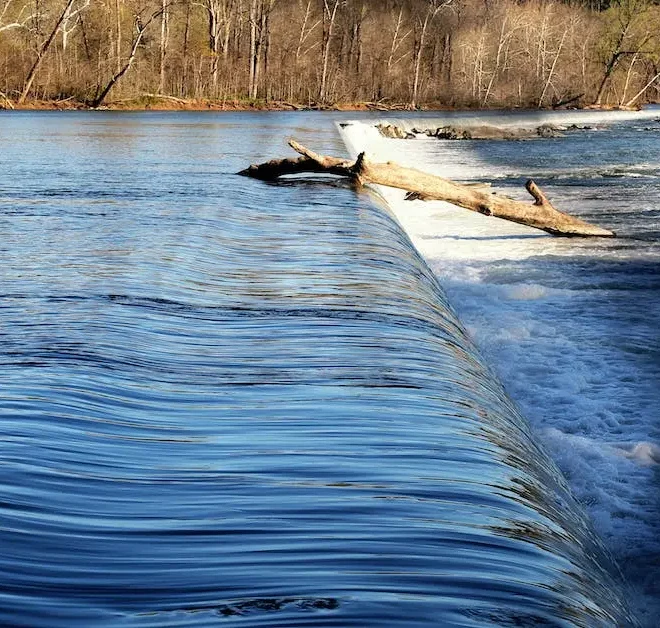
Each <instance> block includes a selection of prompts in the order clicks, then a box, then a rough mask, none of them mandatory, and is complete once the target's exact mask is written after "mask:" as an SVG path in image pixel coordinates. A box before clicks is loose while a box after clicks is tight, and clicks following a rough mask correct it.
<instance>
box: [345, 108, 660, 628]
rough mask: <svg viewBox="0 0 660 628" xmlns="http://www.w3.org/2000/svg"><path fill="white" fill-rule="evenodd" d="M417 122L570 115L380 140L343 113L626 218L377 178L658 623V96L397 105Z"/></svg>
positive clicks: (481, 176) (430, 159)
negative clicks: (620, 108) (625, 101)
mask: <svg viewBox="0 0 660 628" xmlns="http://www.w3.org/2000/svg"><path fill="white" fill-rule="evenodd" d="M381 122H385V123H393V124H397V125H399V126H400V127H402V128H404V129H407V130H411V129H412V128H414V127H419V128H427V127H429V128H437V127H441V126H445V125H458V126H460V125H467V126H470V125H475V124H476V125H483V124H495V125H497V126H501V127H509V128H510V127H518V128H534V127H535V126H538V125H541V124H555V125H564V126H567V125H572V124H577V125H579V126H582V127H590V128H583V129H581V130H573V131H570V130H568V131H565V132H564V136H563V137H557V138H552V139H544V140H533V141H525V142H507V141H473V142H461V141H446V140H445V141H443V140H436V139H426V138H423V139H422V138H419V139H415V140H391V139H384V138H382V137H381V136H380V134H379V133H377V131H376V129H375V128H374V127H373V123H372V124H369V125H367V124H356V125H354V126H351V127H345V128H346V131H347V133H346V139H347V141H348V143H349V145H352V147H353V150H354V151H355V150H358V149H359V150H364V149H367V150H368V151H369V152H371V153H372V155H373V157H374V158H378V159H380V160H383V161H384V160H386V159H395V160H396V161H398V162H403V163H408V164H410V165H414V166H416V167H422V168H424V169H427V170H430V171H433V172H436V173H438V174H441V175H444V176H447V177H451V178H453V179H456V180H459V181H465V182H468V183H469V182H475V181H483V182H486V183H490V184H491V185H492V186H493V189H494V190H497V191H500V192H503V193H506V194H509V195H511V196H513V197H515V198H519V199H520V200H527V199H529V196H527V194H526V192H525V191H524V187H523V186H524V183H525V181H526V179H527V178H529V177H532V178H534V179H535V180H536V181H537V183H539V185H541V187H542V189H543V190H544V191H545V192H546V193H547V195H548V196H549V197H550V199H551V200H552V201H553V203H554V204H555V206H556V207H558V208H559V209H562V210H564V211H568V212H570V213H574V214H576V215H579V216H581V217H582V218H584V219H586V220H590V221H592V222H595V223H596V224H600V225H602V226H606V227H608V228H610V229H613V230H615V231H616V232H617V234H618V236H619V237H617V238H616V239H613V240H608V239H605V240H598V239H596V240H594V239H582V238H579V239H566V238H556V237H553V236H549V235H547V234H544V233H542V232H539V231H537V230H534V229H529V228H527V227H524V226H520V225H515V224H512V223H508V222H505V221H501V220H496V219H492V218H487V217H485V216H481V215H478V214H474V213H472V212H468V211H465V210H462V209H459V208H454V207H452V206H450V205H447V204H445V203H436V202H433V203H423V202H419V201H416V202H406V201H403V194H402V193H400V192H397V191H393V190H389V191H387V190H384V189H381V193H382V194H383V196H384V198H385V199H386V201H387V202H388V205H389V207H390V208H391V209H392V210H393V211H394V212H395V214H396V216H397V219H398V220H399V221H400V223H401V224H402V225H403V227H404V228H405V230H406V232H407V233H408V234H409V235H410V237H411V239H412V240H413V242H414V244H415V246H416V247H417V248H418V249H419V251H420V252H421V253H422V254H423V256H424V258H425V260H426V262H427V263H428V264H429V266H430V267H431V268H432V269H433V271H434V273H435V274H436V276H437V277H438V278H439V280H440V283H441V284H442V287H443V289H444V290H445V292H446V293H447V294H448V297H449V300H450V302H451V303H452V305H453V306H454V307H455V308H456V310H457V312H458V315H459V317H460V319H461V320H462V321H463V322H464V323H465V325H466V326H467V328H468V331H469V333H470V335H471V337H472V338H473V339H474V341H475V342H476V344H477V345H478V347H479V349H480V351H481V352H482V354H483V355H484V356H485V358H486V360H487V362H488V363H489V364H491V365H492V366H493V367H494V368H495V370H496V371H497V374H498V376H499V378H500V379H501V380H502V381H503V382H504V385H505V388H506V390H507V392H508V393H509V395H511V397H512V398H513V399H514V401H515V402H516V403H517V405H518V406H519V407H520V408H521V409H522V412H523V414H524V416H525V417H526V418H527V419H528V420H529V421H530V422H531V424H532V427H533V429H534V431H535V435H536V437H537V438H538V439H539V440H540V441H541V442H542V443H543V445H544V446H545V448H546V449H547V450H548V451H549V452H550V454H551V455H552V457H553V459H554V460H555V461H556V462H557V463H558V464H559V466H560V468H561V470H562V472H563V473H564V475H565V476H566V477H567V479H568V481H569V484H570V486H571V490H572V492H573V494H574V495H576V496H577V498H578V499H579V501H580V502H581V503H582V504H583V505H584V506H585V507H586V508H587V510H588V512H589V515H590V517H591V519H592V521H593V522H594V524H595V527H596V529H597V531H598V533H599V535H600V536H601V538H603V539H604V540H605V541H606V545H607V546H608V548H609V549H610V551H611V552H612V553H613V554H614V555H615V557H616V558H617V560H618V562H619V564H620V565H621V566H622V568H623V570H624V572H625V574H626V576H627V579H628V581H629V582H630V583H631V586H632V588H633V594H632V596H631V599H632V600H633V605H634V606H635V607H636V609H637V612H638V614H639V615H640V616H641V617H642V618H643V622H644V625H646V626H649V628H652V627H655V626H657V625H658V624H659V623H660V620H659V619H658V618H660V415H659V408H660V324H659V323H658V315H659V314H660V107H656V108H649V109H647V110H645V111H642V112H639V113H631V112H609V113H607V112H605V113H601V112H578V111H576V112H553V113H547V112H546V113H540V112H539V113H525V112H519V113H511V112H509V113H497V112H493V113H460V112H456V113H449V114H445V115H444V116H442V117H439V116H438V114H426V116H424V117H420V116H414V117H410V118H408V119H403V120H398V119H389V120H385V119H384V120H382V121H381Z"/></svg>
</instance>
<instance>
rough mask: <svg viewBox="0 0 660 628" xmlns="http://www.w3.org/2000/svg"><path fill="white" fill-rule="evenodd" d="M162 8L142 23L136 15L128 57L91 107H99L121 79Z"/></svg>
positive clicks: (164, 5)
mask: <svg viewBox="0 0 660 628" xmlns="http://www.w3.org/2000/svg"><path fill="white" fill-rule="evenodd" d="M166 6H167V5H166V4H165V3H163V7H166ZM162 11H163V9H162V8H161V9H159V10H158V11H156V12H155V13H153V14H152V15H151V16H150V17H149V19H148V20H147V21H146V22H144V23H142V22H141V21H140V19H139V16H136V19H135V22H136V28H137V35H136V36H135V39H134V40H133V46H132V47H131V52H130V54H129V55H128V59H127V60H126V63H124V65H123V66H122V67H121V68H120V69H119V71H118V72H115V74H114V75H113V76H112V78H111V79H110V80H109V81H108V83H107V84H106V86H105V87H104V88H103V90H102V91H101V94H100V95H99V96H97V97H96V98H95V99H94V100H93V101H92V104H91V106H92V107H100V106H101V104H103V101H104V100H105V99H106V97H107V95H108V94H109V93H110V90H111V89H112V88H113V87H114V86H115V84H116V83H117V82H118V81H119V80H120V79H121V77H122V76H124V74H126V72H128V70H129V69H130V68H131V66H132V65H133V61H134V60H135V55H137V51H138V48H139V46H140V42H141V41H142V38H143V37H144V33H145V31H146V30H147V29H148V28H149V26H150V24H151V23H152V22H153V21H154V20H155V19H156V18H157V17H159V16H160V15H161V13H162Z"/></svg>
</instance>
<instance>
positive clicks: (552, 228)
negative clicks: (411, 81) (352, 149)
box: [239, 140, 615, 237]
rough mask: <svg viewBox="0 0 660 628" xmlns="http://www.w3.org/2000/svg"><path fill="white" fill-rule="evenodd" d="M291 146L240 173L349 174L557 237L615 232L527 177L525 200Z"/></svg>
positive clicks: (408, 170)
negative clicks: (557, 203)
mask: <svg viewBox="0 0 660 628" xmlns="http://www.w3.org/2000/svg"><path fill="white" fill-rule="evenodd" d="M289 146H291V148H293V149H294V150H295V151H296V152H297V153H299V154H300V155H301V156H300V157H298V158H284V159H274V160H271V161H268V162H266V163H262V164H254V165H251V166H250V167H249V168H247V169H245V170H242V171H241V172H240V173H239V174H241V175H245V176H249V177H253V178H255V179H262V180H274V179H277V178H278V177H281V176H284V175H292V174H306V173H316V174H333V175H337V176H342V177H348V178H350V179H353V180H355V181H357V182H358V183H360V184H367V183H371V184H377V185H385V186H388V187H393V188H398V189H401V190H406V191H408V192H410V193H411V194H412V196H409V197H408V198H409V199H411V200H413V199H418V200H438V201H446V202H448V203H451V204H452V205H457V206H459V207H463V208H465V209H469V210H470V211H474V212H478V213H480V214H484V215H486V216H494V217H495V218H502V219H504V220H509V221H511V222H516V223H520V224H523V225H527V226H529V227H534V228H536V229H541V230H542V231H546V232H547V233H551V234H553V235H558V236H582V237H613V236H614V235H615V234H614V232H612V231H610V230H608V229H604V228H602V227H599V226H598V225H593V224H591V223H588V222H586V221H584V220H581V219H580V218H577V217H575V216H571V215H570V214H566V213H564V212H562V211H559V210H558V209H556V208H555V207H554V206H553V205H552V203H551V202H550V201H549V200H548V198H547V197H546V196H545V194H544V193H543V192H542V191H541V189H540V188H539V187H538V185H536V183H535V182H534V181H532V180H531V179H530V180H528V181H527V183H526V185H525V187H526V189H527V191H528V192H529V193H530V194H531V196H532V197H533V198H534V202H533V203H528V202H527V203H526V202H524V201H518V200H515V199H512V198H509V197H507V196H504V195H500V194H495V193H493V192H491V191H488V190H486V191H485V190H484V189H483V188H482V187H479V186H473V185H472V186H470V185H462V184H460V183H456V182H454V181H451V180H449V179H445V178H443V177H439V176H437V175H433V174H429V173H427V172H423V171H421V170H417V169H414V168H406V167H404V166H400V165H399V164H396V163H394V162H391V161H388V162H386V163H379V162H375V161H371V160H369V159H367V158H366V156H365V154H364V153H360V155H359V156H358V158H357V159H356V160H355V161H351V160H346V159H340V158H337V157H330V156H326V155H319V154H317V153H315V152H314V151H311V150H310V149H308V148H306V147H305V146H303V145H302V144H300V143H298V142H297V141H295V140H290V141H289Z"/></svg>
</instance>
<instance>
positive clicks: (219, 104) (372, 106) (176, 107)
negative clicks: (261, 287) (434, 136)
mask: <svg viewBox="0 0 660 628" xmlns="http://www.w3.org/2000/svg"><path fill="white" fill-rule="evenodd" d="M596 108H598V109H603V110H617V109H618V110H627V111H631V110H636V109H638V108H636V107H611V106H602V107H596V106H593V105H592V106H589V107H585V109H596ZM0 109H20V110H35V111H49V110H52V111H68V110H89V109H91V107H90V106H89V104H87V103H85V102H82V101H79V100H76V99H74V98H67V99H64V100H28V101H26V102H24V103H22V104H20V105H19V104H17V103H15V102H13V101H11V100H10V99H8V98H4V97H3V95H1V94H0ZM99 109H100V110H110V111H149V110H152V111H383V112H387V111H410V107H409V106H408V105H407V104H404V103H391V104H384V103H374V102H341V103H334V104H319V103H306V104H302V103H293V102H286V101H274V100H271V101H265V100H207V99H199V100H195V99H183V98H175V97H174V96H160V95H156V94H153V95H152V94H148V95H144V96H140V97H135V98H126V99H121V100H115V101H110V102H108V103H107V104H105V105H103V106H102V107H99ZM457 109H460V110H465V109H466V108H465V107H447V106H443V105H440V104H438V103H427V104H422V105H419V106H418V107H417V108H416V110H419V111H452V110H457Z"/></svg>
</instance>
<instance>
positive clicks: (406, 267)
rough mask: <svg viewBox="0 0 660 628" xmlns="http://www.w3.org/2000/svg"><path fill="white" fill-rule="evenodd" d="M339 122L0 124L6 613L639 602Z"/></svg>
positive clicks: (309, 611) (263, 621) (524, 615)
mask: <svg viewBox="0 0 660 628" xmlns="http://www.w3.org/2000/svg"><path fill="white" fill-rule="evenodd" d="M335 118H336V116H334V117H333V116H332V115H330V116H328V115H321V114H309V115H307V114H305V115H303V114H297V115H287V114H192V113H191V114H150V113H144V114H115V113H86V114H83V113H75V114H68V113H12V114H3V115H2V117H0V141H1V142H2V147H3V148H2V151H1V152H0V167H1V172H2V174H1V175H0V176H1V178H0V182H1V185H0V250H1V253H2V275H1V277H2V283H1V291H0V381H1V389H0V412H1V413H2V428H1V434H2V440H1V441H0V462H1V466H0V524H1V531H0V547H1V548H2V550H1V553H0V577H1V579H2V581H1V583H0V585H1V586H0V624H2V625H7V626H48V627H51V626H52V627H55V626H63V627H64V626H66V627H69V626H76V625H78V626H92V625H93V626H115V625H116V626H189V625H190V626H192V625H242V626H287V627H288V626H312V625H314V626H316V625H321V624H323V625H335V626H439V625H442V626H486V625H503V626H512V625H515V626H538V625H552V626H591V625H594V626H596V625H598V626H600V625H612V626H614V625H618V626H624V625H630V624H631V623H632V620H631V619H630V617H629V616H628V615H627V611H626V610H625V609H624V607H623V605H622V603H621V597H622V596H621V595H620V591H621V587H622V585H621V583H620V582H619V581H618V578H617V576H616V572H615V571H614V570H613V568H612V566H611V565H610V563H609V560H608V558H607V557H606V556H605V555H604V553H603V551H602V549H601V546H600V544H599V542H598V541H597V540H596V538H595V536H594V535H593V534H592V532H591V527H590V525H589V524H588V523H587V521H586V518H585V517H584V515H583V514H582V511H581V510H580V508H578V507H577V506H576V503H575V502H574V501H573V499H572V497H570V495H569V493H568V491H567V489H566V485H565V483H564V481H563V479H562V478H561V477H560V476H559V475H558V473H557V471H556V469H555V467H554V465H553V464H552V463H551V462H550V461H549V459H548V458H547V457H546V456H545V454H544V453H543V451H542V450H541V449H539V447H538V446H537V445H536V444H535V442H534V441H533V440H532V439H531V438H530V436H529V431H528V428H527V425H526V423H525V422H524V421H523V420H522V419H521V418H520V416H519V415H518V413H517V411H516V410H515V408H514V407H513V405H512V404H511V402H510V401H509V400H508V399H507V397H506V396H505V395H504V393H503V391H502V388H501V387H500V385H499V384H498V383H497V381H496V380H495V378H494V377H493V375H492V374H491V372H490V371H489V370H488V369H487V367H485V366H484V365H483V363H482V362H481V360H480V358H479V356H478V355H477V353H476V352H475V350H474V347H473V345H472V343H471V341H470V340H469V339H468V338H467V336H466V335H465V333H464V331H463V328H462V326H461V324H460V323H459V322H458V320H457V319H456V318H455V316H454V314H453V312H452V311H451V309H450V307H449V306H448V304H447V303H446V300H445V297H444V294H443V293H442V291H441V289H440V287H439V286H438V284H437V282H436V279H435V277H434V275H433V274H432V273H431V272H430V271H429V269H428V267H427V265H426V263H425V262H424V261H423V260H422V258H421V257H420V256H419V255H418V254H417V252H416V251H415V249H414V248H413V247H412V245H411V244H410V241H409V240H408V237H407V235H406V234H405V233H404V232H403V231H402V230H401V228H400V227H399V225H398V223H397V222H396V221H395V220H394V219H393V217H392V216H391V215H390V214H389V213H388V212H387V210H385V209H383V208H382V207H380V206H377V205H375V204H372V202H371V200H370V198H369V197H367V196H365V195H357V194H356V193H355V191H354V190H353V189H351V188H350V187H349V186H346V185H342V184H336V185H333V186H329V185H327V183H324V182H319V181H316V182H314V181H309V182H306V183H303V184H296V185H293V184H291V183H290V182H282V183H280V184H277V185H268V184H264V183H261V182H256V181H251V180H247V179H242V178H240V177H237V176H235V175H234V174H233V173H235V172H236V171H237V170H239V169H241V168H243V167H244V166H245V165H246V164H247V163H249V162H251V161H259V160H262V159H265V158H269V157H272V156H276V155H278V154H281V153H282V152H283V140H284V138H286V137H287V136H288V135H295V136H296V137H298V138H299V139H302V140H307V141H311V142H312V143H313V146H314V147H315V148H317V149H319V150H332V151H333V152H341V151H342V148H341V144H340V142H339V138H338V137H337V136H336V132H335V129H334V126H333V120H334V119H335Z"/></svg>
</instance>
